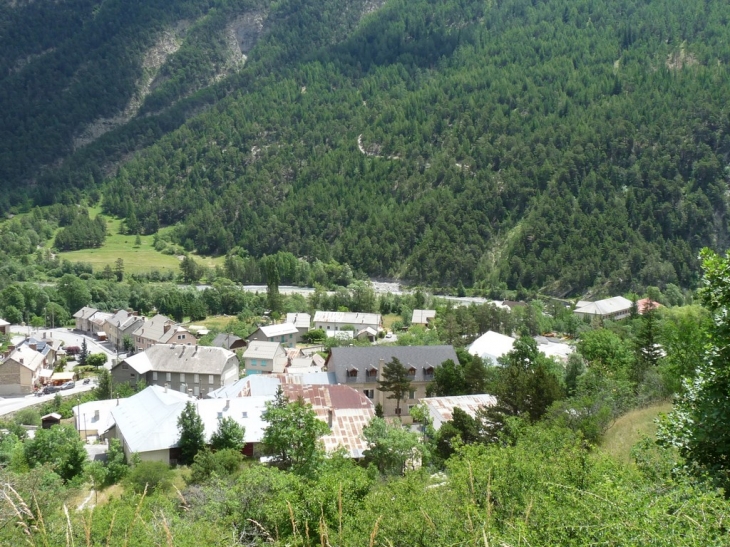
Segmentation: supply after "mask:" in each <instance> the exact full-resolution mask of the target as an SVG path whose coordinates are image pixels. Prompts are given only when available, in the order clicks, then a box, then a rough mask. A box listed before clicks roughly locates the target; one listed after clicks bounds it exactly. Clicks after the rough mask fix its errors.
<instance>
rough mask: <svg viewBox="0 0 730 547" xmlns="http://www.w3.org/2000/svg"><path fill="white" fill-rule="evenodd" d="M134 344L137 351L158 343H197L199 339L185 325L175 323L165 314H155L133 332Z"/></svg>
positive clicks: (187, 344) (188, 344) (186, 344)
mask: <svg viewBox="0 0 730 547" xmlns="http://www.w3.org/2000/svg"><path fill="white" fill-rule="evenodd" d="M132 336H133V338H134V346H135V348H136V349H137V351H145V350H147V349H149V348H151V347H152V346H155V345H157V344H183V345H185V346H191V345H196V344H197V343H198V341H197V340H196V338H195V336H193V335H192V334H190V331H188V330H187V329H186V328H185V327H182V326H180V325H178V324H177V323H175V322H174V321H173V320H172V319H170V318H169V317H165V316H164V315H159V314H158V315H155V316H154V317H153V318H152V319H145V320H144V323H142V324H141V325H140V326H139V327H138V328H137V329H136V330H135V331H134V332H133V333H132Z"/></svg>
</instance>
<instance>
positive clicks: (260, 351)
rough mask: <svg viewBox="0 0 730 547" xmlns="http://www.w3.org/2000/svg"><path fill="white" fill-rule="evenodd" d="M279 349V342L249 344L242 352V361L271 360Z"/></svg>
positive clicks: (255, 341) (253, 342) (256, 341)
mask: <svg viewBox="0 0 730 547" xmlns="http://www.w3.org/2000/svg"><path fill="white" fill-rule="evenodd" d="M280 347H281V344H280V343H279V342H259V341H258V340H253V341H252V342H249V344H248V347H247V348H246V351H244V352H243V358H244V359H273V358H274V357H275V356H276V353H277V351H278V350H279V348H280Z"/></svg>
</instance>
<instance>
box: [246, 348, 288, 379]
mask: <svg viewBox="0 0 730 547" xmlns="http://www.w3.org/2000/svg"><path fill="white" fill-rule="evenodd" d="M243 362H244V366H245V367H246V374H247V375H248V374H271V373H272V372H275V373H281V372H284V368H285V367H286V365H287V356H286V350H285V349H284V348H283V346H282V345H281V344H280V343H279V342H259V341H252V342H249V344H248V348H246V351H244V352H243Z"/></svg>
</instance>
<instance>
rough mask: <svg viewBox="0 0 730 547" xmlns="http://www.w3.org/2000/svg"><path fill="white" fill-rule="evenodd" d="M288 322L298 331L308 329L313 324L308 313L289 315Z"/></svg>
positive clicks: (287, 316)
mask: <svg viewBox="0 0 730 547" xmlns="http://www.w3.org/2000/svg"><path fill="white" fill-rule="evenodd" d="M286 322H287V323H291V324H292V325H294V326H295V327H296V328H298V329H308V328H309V325H311V323H312V316H311V315H309V314H308V313H287V314H286Z"/></svg>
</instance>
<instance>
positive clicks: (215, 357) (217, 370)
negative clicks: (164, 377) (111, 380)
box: [115, 344, 236, 374]
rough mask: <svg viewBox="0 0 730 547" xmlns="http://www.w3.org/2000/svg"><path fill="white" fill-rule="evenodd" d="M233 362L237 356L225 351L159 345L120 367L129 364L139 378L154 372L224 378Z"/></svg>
mask: <svg viewBox="0 0 730 547" xmlns="http://www.w3.org/2000/svg"><path fill="white" fill-rule="evenodd" d="M231 359H236V354H235V353H233V352H232V351H229V350H227V349H223V348H215V347H209V346H185V345H182V344H178V345H167V344H157V345H156V346H152V347H151V348H148V349H146V350H145V351H143V352H141V353H137V354H135V355H132V356H131V357H127V358H126V359H124V360H123V361H121V362H120V363H118V364H117V365H116V366H119V365H120V364H121V363H126V364H127V365H129V366H130V367H132V368H133V369H134V370H136V371H137V373H138V374H145V373H147V372H149V371H150V370H154V371H157V372H182V373H191V374H222V373H223V370H224V369H225V367H226V365H227V364H228V362H229V361H230V360H231ZM116 366H115V367H116Z"/></svg>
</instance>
